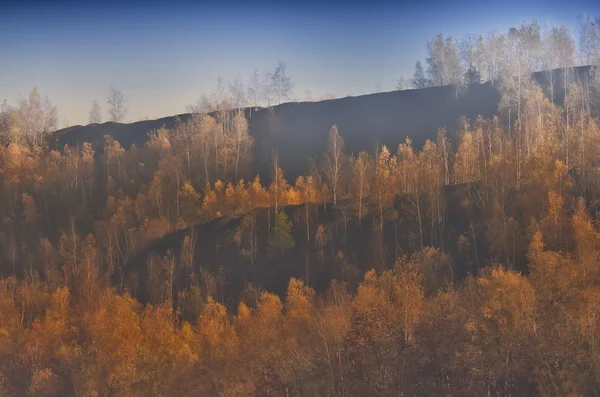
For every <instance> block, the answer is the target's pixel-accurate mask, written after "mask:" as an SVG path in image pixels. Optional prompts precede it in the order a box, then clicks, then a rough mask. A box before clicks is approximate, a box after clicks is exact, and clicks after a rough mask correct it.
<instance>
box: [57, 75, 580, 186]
mask: <svg viewBox="0 0 600 397" xmlns="http://www.w3.org/2000/svg"><path fill="white" fill-rule="evenodd" d="M572 73H574V80H575V81H581V80H582V79H585V78H586V76H588V75H589V73H590V67H587V66H586V67H577V68H574V69H573V71H572ZM550 76H551V75H550V72H549V71H544V72H537V73H534V75H533V77H534V80H536V82H537V83H538V84H540V86H541V87H542V88H543V89H544V90H545V91H549V80H550ZM552 76H553V77H552V80H553V88H552V90H553V92H554V97H555V102H557V103H562V99H563V98H564V71H563V70H562V69H557V70H554V71H553V74H552ZM499 101H500V94H499V92H498V90H497V87H496V84H494V85H492V84H491V83H490V82H487V83H484V84H476V85H471V86H470V87H468V89H466V91H465V92H462V93H459V94H458V96H457V94H456V89H455V87H453V86H445V87H431V88H426V89H421V90H404V91H391V92H384V93H378V94H370V95H361V96H357V97H346V98H340V99H333V100H326V101H321V102H297V103H293V102H291V103H284V104H282V105H278V106H273V107H272V108H270V109H267V108H257V109H256V110H253V111H250V109H246V116H247V118H248V120H249V132H250V135H251V136H253V137H254V139H255V142H254V153H253V154H254V169H253V170H252V171H253V172H252V174H259V175H260V176H261V178H263V179H265V180H267V179H268V178H269V177H270V172H269V170H270V158H271V154H272V151H273V149H274V148H278V150H279V154H280V159H281V167H282V169H283V170H284V171H285V172H286V175H287V176H288V178H290V180H293V179H295V178H296V177H297V176H298V175H300V174H301V173H302V172H304V171H305V170H306V168H307V159H308V158H310V157H313V156H320V155H321V154H322V152H323V149H324V147H325V142H326V141H327V135H328V132H329V128H330V127H331V126H332V125H334V124H337V126H338V127H339V131H340V134H341V136H342V137H343V138H344V140H345V143H346V150H347V152H348V153H355V154H356V153H358V152H359V151H361V150H367V151H370V150H373V148H374V147H375V146H376V145H377V144H379V145H387V146H388V147H391V148H394V147H396V146H397V145H398V144H399V143H401V142H403V141H404V140H405V139H406V137H409V138H411V139H412V141H413V145H414V146H415V147H420V146H421V145H422V144H423V143H424V142H425V141H426V140H427V139H431V138H435V136H436V133H437V130H438V129H439V128H441V127H446V128H447V130H448V132H449V133H452V132H454V131H455V130H456V127H457V123H458V121H459V119H460V118H461V117H462V116H466V117H467V118H476V117H477V116H482V117H484V118H485V117H490V116H492V115H494V114H496V113H497V112H498V104H499ZM190 116H191V115H190V114H189V113H186V114H181V115H178V117H179V118H180V119H181V120H182V121H186V120H188V119H189V117H190ZM175 117H176V116H172V117H163V118H160V119H157V120H145V121H138V122H135V123H131V124H121V123H113V122H107V123H103V124H91V125H87V126H73V127H69V128H66V129H62V130H59V131H57V132H56V142H55V144H56V145H58V146H59V147H62V146H64V145H65V144H68V145H69V146H73V145H77V144H81V143H83V142H86V141H87V142H92V143H93V146H94V149H95V150H96V151H97V152H101V150H102V146H103V137H104V135H106V134H108V135H112V136H113V137H114V138H115V139H116V140H118V141H119V143H120V144H121V145H122V146H123V147H125V148H129V147H130V146H131V145H132V144H135V145H136V146H138V147H140V146H142V145H143V144H144V143H145V142H146V140H147V137H148V133H149V132H150V131H152V130H155V129H158V128H160V127H161V126H163V125H164V126H166V127H167V128H171V127H173V125H174V123H175Z"/></svg>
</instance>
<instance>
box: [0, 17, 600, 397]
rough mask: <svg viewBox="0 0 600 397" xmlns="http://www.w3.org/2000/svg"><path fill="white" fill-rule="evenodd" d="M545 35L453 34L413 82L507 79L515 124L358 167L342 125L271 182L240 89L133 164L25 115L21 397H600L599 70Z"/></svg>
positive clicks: (10, 154)
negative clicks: (540, 76) (289, 174)
mask: <svg viewBox="0 0 600 397" xmlns="http://www.w3.org/2000/svg"><path fill="white" fill-rule="evenodd" d="M536 26H537V25H535V23H532V24H526V25H523V26H521V27H520V28H519V29H513V30H511V31H510V32H509V34H508V35H506V37H505V36H503V35H502V36H497V37H496V36H494V37H492V38H487V39H485V38H481V39H480V41H477V40H473V41H469V40H465V41H463V42H462V43H463V44H464V43H465V42H467V43H471V44H472V46H471V47H469V46H466V44H465V45H463V46H454V44H452V43H453V39H451V38H449V39H448V40H447V39H445V38H444V37H443V36H437V37H436V38H435V39H433V40H432V41H431V42H430V43H429V46H428V54H429V58H428V59H427V70H426V71H425V70H423V69H422V67H421V66H420V63H419V64H418V67H417V70H416V71H415V76H413V78H412V79H411V81H410V84H411V85H412V86H413V88H415V89H427V87H430V86H434V85H440V86H443V85H449V84H450V85H454V86H455V87H456V93H455V95H456V96H457V97H458V96H460V95H462V91H464V90H466V89H468V87H469V85H473V84H479V83H480V82H481V80H483V81H493V84H494V87H495V88H497V90H498V92H499V95H500V97H501V100H500V104H499V106H498V111H497V115H496V116H494V117H492V118H484V117H478V118H476V119H467V118H464V117H463V118H462V119H461V120H460V122H459V123H458V125H459V127H458V129H457V130H456V131H448V130H447V129H446V128H444V127H445V126H439V130H438V131H437V133H436V135H435V136H432V137H430V139H428V140H426V143H425V144H424V145H423V146H422V147H414V146H413V144H412V141H411V139H410V137H409V138H406V140H405V142H404V143H402V144H400V145H399V146H398V147H386V146H379V145H378V146H375V147H374V149H373V150H364V151H360V152H358V153H349V152H348V151H347V150H346V149H345V145H346V143H347V142H345V136H344V131H343V130H342V129H340V128H338V126H336V125H333V126H331V128H330V130H329V131H328V133H329V135H328V140H327V143H326V145H325V146H324V147H323V148H322V152H321V153H320V154H319V155H318V156H316V157H314V158H311V159H307V165H306V167H305V170H306V172H305V173H304V175H301V176H299V177H298V178H296V179H295V180H289V179H287V178H286V170H285V169H282V167H281V166H280V161H279V160H280V159H279V153H278V152H277V150H273V151H272V153H271V157H270V159H269V175H270V178H268V179H266V178H262V179H261V178H259V177H258V176H256V174H255V173H254V169H253V164H254V163H255V159H253V155H252V154H253V150H252V149H253V147H254V145H256V144H257V142H255V139H254V137H253V136H252V135H251V134H250V133H249V128H248V123H249V120H250V119H251V118H252V117H253V111H252V109H254V108H256V107H258V103H253V104H251V106H248V103H247V102H245V101H241V100H239V96H238V97H236V96H235V95H234V94H235V93H238V94H239V92H240V90H239V89H238V90H235V89H232V90H231V94H230V95H213V96H206V97H205V98H204V100H203V101H202V103H201V106H197V107H195V108H194V109H193V110H194V111H193V114H192V115H191V117H189V118H186V119H185V120H184V119H180V120H178V121H176V122H175V125H174V126H173V127H172V128H167V127H166V126H165V127H162V128H159V129H156V130H153V131H151V132H149V134H148V137H147V140H146V141H145V142H143V143H142V144H139V145H137V146H136V145H135V144H134V145H132V146H130V147H124V146H122V145H121V143H120V142H119V141H118V140H116V139H114V138H113V137H112V136H110V135H106V136H104V141H103V145H101V147H100V148H96V147H94V146H93V145H92V144H91V143H88V142H81V144H78V145H74V146H68V145H65V146H63V147H53V146H52V145H51V144H49V142H50V141H51V140H52V134H53V132H54V131H53V130H54V129H55V128H53V127H55V124H56V114H55V113H56V109H55V108H53V106H52V104H51V103H50V101H49V100H48V98H44V97H43V96H42V95H41V94H40V93H39V92H38V91H37V90H33V91H32V92H31V95H30V96H29V98H28V99H26V100H23V101H22V102H21V103H20V104H19V105H18V106H16V107H10V106H4V107H3V108H2V111H1V112H0V132H1V133H2V134H1V137H2V145H1V146H0V198H1V203H2V204H1V205H0V219H1V220H2V222H1V223H0V275H1V276H2V278H1V279H0V396H21V395H31V396H63V395H67V396H182V395H194V396H196V395H220V396H221V395H222V396H486V395H487V396H492V395H494V396H515V395H539V396H583V395H598V394H600V256H599V253H600V223H599V222H600V213H599V211H600V158H599V154H600V119H599V116H600V113H599V107H600V74H598V73H595V68H594V67H593V66H590V67H586V68H584V69H581V70H579V71H577V72H576V71H575V69H574V68H573V65H574V64H575V60H574V52H575V47H576V45H575V43H574V42H573V40H572V39H570V36H568V34H567V33H566V31H564V30H560V29H556V30H554V31H552V33H551V34H550V35H549V36H548V37H546V38H545V39H544V38H540V33H539V27H537V28H536ZM584 26H587V27H588V29H589V31H587V32H588V36H586V37H587V39H586V40H589V41H590V42H593V43H596V44H595V45H596V46H597V47H590V48H589V49H588V52H587V59H586V62H585V63H586V64H588V63H589V64H594V63H595V62H597V61H598V54H599V53H598V47H600V32H599V31H598V30H597V28H598V25H596V24H594V23H592V22H590V21H588V25H585V24H584ZM594 29H596V30H594ZM440 37H441V38H440ZM536 38H537V40H536ZM593 40H596V41H593ZM586 42H587V41H586ZM478 43H479V44H478ZM465 46H466V47H465ZM494 46H496V47H497V48H496V47H494ZM459 47H460V48H459ZM465 48H466V50H465ZM477 48H480V49H481V50H482V51H483V49H487V51H488V52H487V53H485V54H483V55H482V54H480V56H479V58H478V57H477V56H475V54H476V53H477V51H476V50H477ZM494 48H495V49H494ZM498 48H502V51H505V52H504V53H503V54H504V55H502V56H498V53H497V51H500V49H498ZM469 49H470V51H469ZM495 51H496V52H495ZM461 54H462V55H465V54H467V55H468V54H470V55H471V57H470V58H469V57H462V58H461ZM490 54H495V56H494V57H492V56H491V55H490ZM548 54H550V55H548ZM452 56H455V60H456V62H455V64H454V65H455V66H456V67H452V65H453V64H452V59H453V58H452ZM594 57H595V58H594ZM503 59H508V61H507V62H503ZM548 59H551V60H554V61H555V62H554V61H553V62H544V60H548ZM486 62H487V63H486ZM281 67H283V68H284V69H283V71H282V70H281ZM278 68H280V69H279V70H278V69H275V72H274V73H273V75H272V76H276V74H277V73H280V74H279V75H278V77H277V76H276V77H277V78H279V84H277V83H274V84H273V85H272V86H271V88H272V90H271V93H272V94H273V93H275V94H274V96H273V98H275V99H274V100H276V101H279V102H280V101H281V98H282V97H285V96H286V95H287V93H288V92H287V91H289V89H290V86H289V81H288V80H286V78H285V76H283V77H282V73H285V65H279V66H278ZM555 68H561V69H555ZM540 70H543V71H545V72H544V76H546V78H545V79H544V81H539V80H535V79H534V78H532V73H533V72H536V71H540ZM275 80H276V79H275ZM406 84H408V82H406ZM238 88H239V87H238ZM112 95H113V96H112V98H113V99H115V100H116V103H113V105H115V106H113V110H115V111H116V112H117V113H116V114H117V116H116V117H117V118H118V112H119V111H122V109H118V107H119V103H118V102H119V100H121V105H122V98H121V99H119V93H118V92H113V93H112ZM264 105H265V107H270V104H266V103H264ZM94 106H95V107H97V106H98V104H95V105H94ZM92 110H93V111H94V112H96V111H97V109H95V108H93V109H92ZM271 111H273V112H277V107H272V109H271ZM91 117H92V115H91V116H90V118H91ZM94 117H97V115H96V114H94ZM97 121H99V120H97ZM53 124H54V126H53ZM401 130H402V126H399V131H401ZM367 133H368V131H365V134H367ZM596 337H598V342H599V343H598V344H596Z"/></svg>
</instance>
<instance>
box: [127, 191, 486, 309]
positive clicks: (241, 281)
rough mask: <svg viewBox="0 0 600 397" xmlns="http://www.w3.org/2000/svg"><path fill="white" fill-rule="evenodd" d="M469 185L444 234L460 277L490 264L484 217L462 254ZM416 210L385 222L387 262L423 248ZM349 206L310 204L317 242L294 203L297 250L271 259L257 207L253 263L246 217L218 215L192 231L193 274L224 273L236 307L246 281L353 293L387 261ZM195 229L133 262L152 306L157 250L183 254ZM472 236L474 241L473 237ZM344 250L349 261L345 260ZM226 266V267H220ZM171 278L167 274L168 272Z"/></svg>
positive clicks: (141, 292)
mask: <svg viewBox="0 0 600 397" xmlns="http://www.w3.org/2000/svg"><path fill="white" fill-rule="evenodd" d="M467 188H468V186H467V185H454V186H450V187H448V188H446V189H445V195H446V201H447V205H448V208H449V209H450V210H449V211H448V219H447V221H448V223H449V224H450V223H451V224H452V225H451V226H448V227H446V228H445V230H444V251H446V252H448V253H449V255H450V256H451V258H452V262H453V264H452V272H451V273H452V274H453V275H454V277H455V279H456V280H459V279H462V278H463V277H464V276H465V275H466V274H467V273H468V272H473V273H476V272H477V269H478V267H479V265H478V263H477V258H479V260H481V261H482V263H483V261H485V259H486V256H487V250H486V247H487V244H485V234H484V233H485V231H484V230H483V228H482V226H483V225H480V224H479V220H480V219H481V214H480V213H479V212H478V211H475V213H474V214H473V215H474V223H475V225H476V226H477V227H476V231H475V233H476V234H477V237H476V238H477V240H478V243H477V244H476V246H477V247H478V252H477V253H476V252H475V250H474V248H473V246H475V245H474V244H471V249H470V250H469V251H468V252H459V251H458V250H457V241H458V238H459V236H460V235H461V234H467V233H468V232H469V221H468V219H469V216H468V209H467V208H464V207H463V206H462V204H461V201H462V200H461V198H463V197H464V196H465V194H466V193H465V189H467ZM407 207H409V205H408V204H407V203H406V202H403V201H402V200H398V201H397V202H396V208H397V210H398V212H399V214H400V217H399V220H398V221H397V222H396V223H394V222H392V221H388V222H386V224H385V226H384V250H383V255H384V257H385V262H386V263H387V264H390V263H393V262H394V259H395V258H396V255H395V251H396V247H398V250H399V251H398V256H401V255H402V254H403V253H410V252H414V251H416V250H418V249H419V248H420V247H419V242H418V239H417V235H418V225H417V223H416V219H415V218H414V214H412V212H411V211H410V210H409V209H408V208H407ZM344 208H345V207H344V204H341V205H340V206H338V207H332V206H327V207H324V206H322V205H320V206H318V207H317V206H316V205H313V206H311V209H310V212H309V214H310V215H309V230H310V241H308V240H307V238H306V217H305V207H304V205H295V206H287V207H285V208H284V211H285V212H286V214H287V215H288V218H289V220H290V221H291V222H292V224H293V227H292V235H293V238H294V240H295V247H294V248H293V249H290V250H289V251H286V252H283V253H279V254H275V255H273V256H270V255H269V254H268V250H267V243H268V239H269V237H268V235H269V225H268V219H267V211H266V209H256V210H254V211H252V215H253V216H255V219H256V228H257V255H256V258H255V259H254V261H253V263H252V262H251V261H250V259H249V258H248V257H247V256H244V255H242V254H241V253H240V252H241V250H240V247H239V246H238V243H237V242H236V239H235V235H236V233H237V232H238V230H239V226H240V222H241V219H240V218H219V219H216V220H214V221H212V222H208V223H203V224H198V225H196V226H194V227H193V230H194V233H193V235H194V236H196V247H195V255H194V265H193V266H194V268H193V270H194V272H195V273H196V274H199V272H200V269H204V270H208V271H210V272H211V273H213V274H214V275H217V274H219V273H220V272H221V274H222V277H223V285H222V289H221V288H219V291H218V295H221V294H222V296H219V299H222V301H223V302H227V303H228V305H230V306H235V303H236V299H237V297H238V296H239V295H240V293H241V292H242V290H243V288H244V286H245V283H247V282H252V283H255V284H257V285H260V286H261V287H263V288H265V289H266V290H267V291H270V292H274V293H277V294H279V295H281V296H284V295H285V291H286V288H287V283H288V281H289V279H290V278H291V277H295V278H298V279H302V280H304V281H307V282H308V284H309V285H310V286H311V287H313V288H314V289H315V290H316V291H317V292H324V291H326V290H327V288H328V287H329V285H330V283H331V281H332V280H333V279H336V280H338V281H345V282H347V283H348V284H349V286H350V288H353V287H355V286H356V285H357V283H358V282H359V281H360V280H361V279H362V276H363V274H364V273H365V272H366V271H367V270H370V269H372V268H375V269H378V270H382V265H381V261H378V259H377V258H380V253H381V251H380V250H379V248H378V247H379V245H378V244H377V241H379V240H378V238H377V237H374V236H373V233H374V228H373V222H374V221H376V219H373V218H372V217H370V216H367V217H365V218H363V219H362V222H360V223H359V222H358V220H357V219H356V218H355V217H354V216H353V215H352V214H353V213H354V212H353V210H352V208H350V207H346V208H345V210H346V212H345V215H346V216H344ZM319 225H323V228H324V231H325V243H324V244H325V245H324V246H322V247H320V246H319V245H318V244H317V243H316V240H317V239H316V234H317V230H318V227H319ZM427 229H428V228H425V229H424V242H425V244H426V245H427V244H428V243H429V242H430V234H429V230H427ZM188 235H190V230H188V229H184V230H179V231H175V232H173V233H170V234H168V235H166V236H164V237H162V238H160V239H157V240H156V241H154V242H153V243H151V244H150V246H149V247H147V249H146V250H145V251H144V252H142V253H141V254H139V255H138V256H137V257H136V258H135V259H134V260H132V261H131V262H130V263H129V264H128V265H127V270H126V273H129V274H131V273H132V272H135V273H136V274H137V275H138V277H134V279H135V280H137V282H138V284H137V285H132V286H130V288H132V289H135V290H136V291H138V293H137V294H136V296H137V297H138V298H139V299H141V300H142V301H145V300H147V299H148V296H149V292H148V278H147V277H148V276H147V271H146V267H147V262H146V260H147V259H148V257H149V255H150V254H152V253H154V254H157V255H158V256H159V257H162V256H163V255H165V254H166V253H167V251H168V250H171V251H172V252H173V254H174V255H175V256H178V255H180V252H181V244H182V242H183V240H184V238H185V237H186V236H188ZM467 235H469V236H470V233H468V234H467ZM241 244H242V248H247V247H248V235H247V234H244V235H243V237H242V240H241ZM340 251H341V252H343V255H344V258H345V259H344V260H341V257H340V256H338V253H339V252H340ZM219 267H221V270H220V269H219ZM165 274H166V272H165ZM185 279H186V274H185V271H183V270H182V269H178V270H177V274H176V277H175V282H174V296H175V297H176V296H177V293H178V292H179V291H181V290H183V288H184V287H185V285H186V281H185Z"/></svg>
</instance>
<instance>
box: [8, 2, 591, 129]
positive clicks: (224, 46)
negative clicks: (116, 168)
mask: <svg viewBox="0 0 600 397" xmlns="http://www.w3.org/2000/svg"><path fill="white" fill-rule="evenodd" d="M580 13H588V14H591V15H594V16H598V15H600V2H599V1H585V0H571V1H561V2H559V1H534V2H526V1H483V0H482V1H477V2H476V1H461V2H452V1H449V0H447V1H419V2H402V1H396V2H393V3H392V2H381V1H377V0H372V1H366V2H356V1H349V2H348V1H347V2H340V1H323V2H317V1H304V2H300V1H296V0H293V1H284V0H282V1H279V2H275V1H271V2H269V1H260V0H256V1H252V0H249V1H246V2H242V1H237V2H236V1H214V2H206V1H195V2H192V1H170V2H168V1H144V2H142V1H136V2H119V3H115V2H111V1H108V2H106V1H104V2H98V1H96V2H94V1H92V2H90V1H82V0H80V1H75V0H71V1H69V0H63V1H59V2H51V1H47V2H42V1H28V0H16V1H14V0H8V1H6V0H0V21H1V22H0V102H1V101H2V100H3V99H5V98H6V99H7V100H8V101H9V103H12V104H14V103H16V101H17V100H18V99H19V98H20V97H25V96H27V94H28V93H29V91H30V90H31V89H32V88H33V87H34V86H37V87H38V88H39V89H40V91H41V92H42V93H44V94H47V95H48V96H49V97H50V99H51V100H52V101H53V102H54V104H56V105H57V107H58V111H59V126H60V127H63V126H65V125H67V124H69V125H74V124H87V119H88V112H89V109H90V105H91V103H92V101H93V100H94V99H98V100H99V101H100V103H101V106H102V110H103V116H104V118H106V95H107V93H108V88H109V86H110V85H111V84H113V85H114V86H116V87H118V88H120V89H121V90H122V91H123V93H124V94H125V96H126V98H127V99H128V107H129V109H130V111H129V114H128V117H127V119H128V121H136V120H139V119H140V118H143V117H146V116H147V117H150V118H158V117H164V116H168V115H173V114H177V113H183V112H185V108H186V105H189V104H192V103H194V102H195V101H196V100H197V99H198V98H199V97H200V96H201V95H202V94H203V93H205V92H208V91H210V90H213V89H214V88H215V86H216V79H217V77H218V76H222V77H223V78H224V79H225V80H233V79H235V78H236V77H237V76H240V77H241V78H242V79H243V81H244V83H246V82H247V81H248V76H249V75H250V74H251V73H252V71H253V70H254V68H258V70H259V71H260V72H261V73H262V72H265V71H267V70H268V69H271V68H272V67H273V66H274V65H275V64H276V63H277V62H278V61H280V60H281V61H284V62H286V63H287V66H288V73H289V74H290V75H291V76H292V79H293V81H294V94H295V96H296V97H297V98H299V99H303V98H304V97H305V91H307V90H309V91H311V92H312V94H313V96H314V97H318V96H321V95H323V94H325V93H328V92H331V93H333V94H335V95H337V96H346V95H360V94H365V93H370V92H373V91H374V89H375V86H376V84H380V86H381V87H382V89H383V90H384V91H389V90H392V89H393V88H394V87H395V85H396V81H397V80H398V78H399V77H400V76H405V77H410V75H411V74H412V71H413V68H414V64H415V61H416V60H417V59H421V60H423V59H424V57H425V45H426V42H427V41H428V40H430V39H431V38H432V37H433V36H434V35H435V34H436V33H437V32H443V33H444V34H451V35H453V36H455V37H461V36H462V35H463V34H464V33H466V32H472V33H477V34H485V33H488V32H490V31H502V32H504V31H506V30H507V29H508V27H510V26H518V25H520V24H521V23H522V22H524V21H529V20H531V19H537V20H538V22H539V24H540V25H541V26H542V28H544V27H545V26H549V25H551V24H566V25H568V26H570V27H572V28H573V29H575V27H576V17H577V15H578V14H580Z"/></svg>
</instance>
